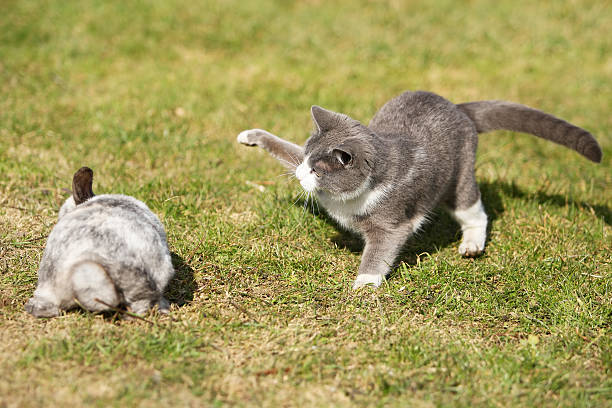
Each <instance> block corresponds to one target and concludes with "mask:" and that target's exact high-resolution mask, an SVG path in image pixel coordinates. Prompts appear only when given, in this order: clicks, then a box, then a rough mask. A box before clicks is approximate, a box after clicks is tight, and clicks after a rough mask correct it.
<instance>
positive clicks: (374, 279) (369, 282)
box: [353, 273, 385, 289]
mask: <svg viewBox="0 0 612 408" xmlns="http://www.w3.org/2000/svg"><path fill="white" fill-rule="evenodd" d="M384 279H385V277H384V276H383V275H370V274H367V273H362V274H361V275H357V279H355V282H354V283H353V289H359V288H363V287H365V286H373V287H375V288H377V287H379V286H380V285H381V283H382V282H383V280H384Z"/></svg>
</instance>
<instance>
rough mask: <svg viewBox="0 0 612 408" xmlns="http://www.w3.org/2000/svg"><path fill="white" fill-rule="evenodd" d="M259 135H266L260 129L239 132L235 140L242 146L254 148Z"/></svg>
mask: <svg viewBox="0 0 612 408" xmlns="http://www.w3.org/2000/svg"><path fill="white" fill-rule="evenodd" d="M261 133H266V131H265V130H261V129H249V130H244V131H242V132H240V134H239V135H238V137H237V138H236V140H238V143H242V144H243V145H247V146H256V145H257V142H258V141H259V137H260V135H261Z"/></svg>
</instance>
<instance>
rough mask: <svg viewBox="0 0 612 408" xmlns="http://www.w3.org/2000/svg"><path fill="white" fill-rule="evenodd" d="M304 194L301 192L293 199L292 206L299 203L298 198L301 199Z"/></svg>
mask: <svg viewBox="0 0 612 408" xmlns="http://www.w3.org/2000/svg"><path fill="white" fill-rule="evenodd" d="M305 193H306V192H305V191H304V190H302V192H301V193H300V194H299V195H298V197H297V198H296V199H295V201H294V202H293V204H291V205H292V206H293V205H296V204H297V202H298V201H300V198H302V196H303V195H304V194H305Z"/></svg>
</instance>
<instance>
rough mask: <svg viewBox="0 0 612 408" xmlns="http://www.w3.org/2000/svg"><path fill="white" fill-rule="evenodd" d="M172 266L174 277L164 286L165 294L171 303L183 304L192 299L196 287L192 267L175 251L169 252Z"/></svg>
mask: <svg viewBox="0 0 612 408" xmlns="http://www.w3.org/2000/svg"><path fill="white" fill-rule="evenodd" d="M170 256H171V257H172V265H173V266H174V272H175V273H174V277H173V278H172V280H171V281H170V283H169V284H168V287H167V288H166V292H165V296H166V299H168V301H169V302H170V303H171V304H174V305H177V306H183V305H185V304H187V303H190V302H191V301H193V294H194V292H195V290H196V288H197V284H196V280H195V277H194V275H193V269H192V268H191V266H189V265H188V264H187V263H186V262H185V260H184V259H183V258H182V257H181V256H180V255H179V254H177V253H176V252H172V253H171V254H170Z"/></svg>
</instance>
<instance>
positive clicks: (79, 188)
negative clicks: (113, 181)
mask: <svg viewBox="0 0 612 408" xmlns="http://www.w3.org/2000/svg"><path fill="white" fill-rule="evenodd" d="M92 184H93V170H92V169H90V168H89V167H81V168H80V169H79V170H77V172H76V173H74V177H73V178H72V196H73V197H74V203H75V204H76V205H79V204H81V203H84V202H85V201H87V200H89V199H90V198H91V197H93V196H94V193H93V190H92V189H91V185H92Z"/></svg>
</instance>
